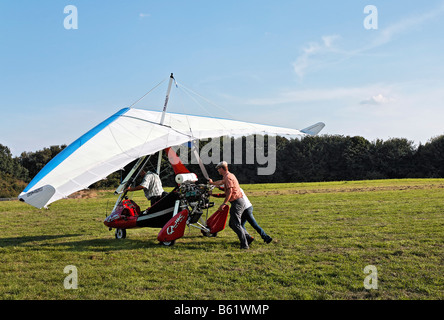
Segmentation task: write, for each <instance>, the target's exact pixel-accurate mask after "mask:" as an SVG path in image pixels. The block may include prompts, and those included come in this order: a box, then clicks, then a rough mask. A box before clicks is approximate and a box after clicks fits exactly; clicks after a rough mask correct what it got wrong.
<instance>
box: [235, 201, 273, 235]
mask: <svg viewBox="0 0 444 320" xmlns="http://www.w3.org/2000/svg"><path fill="white" fill-rule="evenodd" d="M247 221H248V223H249V224H251V226H252V227H253V228H254V229H255V230H256V231H257V233H259V234H260V235H261V238H262V239H264V240H265V237H267V234H266V233H265V231H264V230H263V229H262V228H261V227H260V226H259V225H258V224H257V222H256V220H255V219H254V216H253V206H251V207H249V208H247V209H245V210H244V212H243V213H242V218H241V223H242V228H244V229H245V223H246V222H247Z"/></svg>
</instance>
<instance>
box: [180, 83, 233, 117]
mask: <svg viewBox="0 0 444 320" xmlns="http://www.w3.org/2000/svg"><path fill="white" fill-rule="evenodd" d="M176 84H179V88H183V89H185V90H187V91H189V92H190V93H192V94H194V95H196V96H198V97H199V98H201V99H202V100H204V101H205V102H207V103H209V104H211V105H213V106H214V107H216V108H218V109H220V110H222V111H223V112H224V113H226V114H227V115H228V116H229V118H231V119H230V120H235V119H236V117H235V116H234V115H233V114H232V113H231V112H229V111H228V110H227V109H225V108H224V107H222V106H220V105H218V104H217V103H215V102H213V101H211V100H209V99H207V98H205V97H204V96H202V95H201V94H199V93H198V92H196V91H194V90H192V89H190V88H188V87H187V86H185V85H184V84H182V83H176ZM185 90H184V92H185ZM185 93H186V92H185ZM190 98H191V97H190ZM193 100H194V101H195V102H196V103H198V104H199V105H200V107H202V108H203V109H204V110H205V111H206V112H207V113H208V114H210V115H211V113H210V112H209V111H208V110H207V109H206V108H205V107H203V106H202V105H201V104H200V103H199V102H198V101H196V100H195V99H193Z"/></svg>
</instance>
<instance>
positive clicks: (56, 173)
mask: <svg viewBox="0 0 444 320" xmlns="http://www.w3.org/2000/svg"><path fill="white" fill-rule="evenodd" d="M173 81H175V79H174V77H173V75H172V74H171V76H170V78H169V84H168V90H167V95H166V98H165V103H164V107H163V111H162V112H158V111H149V110H144V109H136V108H133V107H132V106H133V105H134V104H133V105H132V106H130V107H128V108H124V109H122V110H120V111H118V112H117V113H115V114H114V115H112V116H111V117H109V118H108V119H106V120H105V121H103V122H102V123H100V124H98V125H97V126H95V127H94V128H93V129H91V130H90V131H88V132H87V133H85V134H84V135H82V136H81V137H80V138H78V139H77V140H75V141H74V142H73V143H71V144H70V145H69V146H68V147H66V148H65V149H63V150H62V151H61V152H60V153H59V154H58V155H57V156H55V157H54V158H53V159H52V160H51V161H50V162H48V163H47V164H46V166H45V167H44V168H43V169H42V170H41V171H40V172H39V173H38V174H37V175H36V176H35V177H34V178H33V179H32V180H31V182H30V183H29V184H28V186H27V187H26V188H25V189H24V190H23V191H22V193H20V195H19V197H18V198H19V200H20V201H23V202H26V203H28V204H30V205H32V206H34V207H36V208H39V209H40V208H43V207H45V208H47V206H48V205H49V204H51V203H52V202H54V201H57V200H59V199H63V198H66V197H68V196H69V195H71V194H72V193H74V192H76V191H79V190H83V189H87V188H88V187H89V186H90V185H91V184H93V183H95V182H97V181H99V180H102V179H105V178H106V177H107V176H109V175H110V174H112V173H113V172H116V171H118V170H121V169H122V168H124V167H125V166H126V165H128V164H130V163H132V162H133V161H136V160H137V163H136V164H135V166H134V167H133V169H132V170H131V171H130V172H129V174H128V175H127V176H126V178H125V179H124V180H123V181H122V182H121V184H120V186H119V187H118V188H117V190H116V192H115V193H116V194H117V195H119V197H118V199H117V201H116V204H115V206H114V208H113V210H112V212H111V214H110V215H109V216H107V218H106V219H105V221H104V224H105V225H106V226H107V227H108V228H112V229H115V230H116V238H125V236H126V230H127V229H130V228H136V227H153V228H161V230H160V232H159V234H158V236H157V239H158V240H159V241H160V242H161V243H162V244H164V245H172V244H174V242H175V240H177V239H179V238H180V237H182V236H183V234H184V230H185V227H186V226H187V225H188V226H193V227H196V228H199V229H200V230H201V231H202V233H203V234H204V235H206V236H215V235H216V234H217V233H218V232H219V231H221V230H223V229H224V228H225V224H226V220H227V215H228V207H227V206H225V209H224V210H222V211H219V210H218V211H216V212H215V213H214V214H212V215H211V216H210V217H208V219H205V218H206V217H207V216H208V209H209V208H210V207H212V206H213V203H212V202H210V201H209V196H210V191H211V188H212V187H211V186H210V185H209V184H208V183H207V182H205V183H201V184H198V183H197V176H196V175H195V174H194V173H191V172H189V171H188V170H187V169H186V168H185V166H183V164H182V163H180V161H179V162H178V161H177V159H175V157H176V158H177V155H176V154H175V152H174V151H172V149H171V148H170V147H173V146H179V145H183V144H185V143H190V142H191V143H192V142H193V141H195V140H202V139H208V138H216V137H221V136H229V137H232V136H247V135H255V134H262V135H265V134H269V135H281V136H305V135H316V134H317V133H319V132H320V131H321V130H322V129H323V128H324V126H325V125H324V124H323V123H322V122H319V123H317V124H315V125H312V126H310V127H308V128H305V129H302V130H296V129H290V128H282V127H276V126H269V125H261V124H255V123H251V122H244V121H237V120H228V119H220V118H211V117H201V116H194V115H187V114H176V113H167V112H166V109H167V104H168V101H169V95H170V92H171V88H172V84H173ZM156 87H157V86H156ZM176 87H177V88H179V86H178V84H177V82H176ZM142 98H143V97H142ZM140 100H141V99H139V100H138V101H140ZM138 101H137V102H138ZM137 102H136V103H137ZM163 150H165V151H166V152H167V153H168V157H169V159H170V162H171V163H172V164H173V161H171V159H175V161H174V164H173V169H174V173H175V181H176V183H177V186H176V187H175V188H174V189H173V190H172V191H171V192H170V193H169V194H168V195H166V196H165V197H163V198H162V199H160V200H159V201H158V202H157V203H155V204H154V205H152V206H151V207H149V208H147V209H146V210H143V211H141V210H140V207H139V206H138V205H137V204H136V203H135V202H134V201H133V200H130V199H128V197H127V192H126V188H127V186H128V185H129V184H130V183H133V182H134V179H135V176H137V173H138V172H140V170H142V169H143V168H144V165H145V163H146V161H147V158H149V156H150V155H152V154H155V153H158V152H159V153H160V152H162V151H163ZM194 152H195V154H196V155H197V152H196V149H194ZM197 156H198V155H197ZM158 159H159V162H158V165H157V172H158V173H159V168H160V160H161V157H160V156H159V158H158ZM199 165H200V168H201V170H202V173H203V174H204V176H205V178H206V179H209V178H208V174H206V171H205V167H204V165H203V164H202V161H199ZM204 210H206V211H207V213H206V215H205V217H204V215H203V211H204Z"/></svg>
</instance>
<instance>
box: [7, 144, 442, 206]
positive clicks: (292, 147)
mask: <svg viewBox="0 0 444 320" xmlns="http://www.w3.org/2000/svg"><path fill="white" fill-rule="evenodd" d="M267 138H268V137H265V143H264V144H263V145H260V146H259V145H254V146H253V148H254V149H255V150H256V151H258V150H257V149H258V148H263V149H264V150H259V151H261V152H263V154H266V153H267V152H268V145H267V141H268V139H267ZM238 139H243V140H242V148H243V153H244V155H243V156H244V159H245V152H247V148H248V147H250V149H249V150H251V146H249V145H248V143H251V142H249V140H248V139H246V138H245V137H243V138H238ZM233 140H234V139H233ZM204 144H205V142H200V148H202V146H203V145H204ZM233 144H234V142H233ZM65 147H66V145H61V146H51V147H48V148H44V149H43V150H39V151H35V152H23V153H22V154H21V155H20V156H18V157H13V156H12V154H11V152H10V149H9V148H8V147H7V146H4V145H1V144H0V198H5V197H17V196H18V194H19V193H20V192H21V191H22V190H23V189H24V188H25V187H26V185H27V183H29V182H30V181H31V179H32V178H33V177H34V176H35V175H36V174H37V173H38V172H39V171H40V170H41V169H42V168H43V167H44V166H45V165H46V164H47V163H48V162H49V161H50V160H51V159H52V158H54V157H55V156H56V155H57V154H58V153H59V152H60V151H62V150H63V149H64V148H65ZM218 151H220V158H221V159H223V158H222V157H223V145H221V147H220V149H218ZM231 152H232V153H233V152H234V151H233V150H231ZM256 153H257V152H256ZM231 159H233V157H232V158H231ZM155 163H157V159H156V156H154V157H153V159H152V166H153V167H154V164H155ZM242 163H243V164H231V165H230V171H232V172H233V173H235V174H236V176H237V178H238V180H239V182H240V183H245V184H246V183H289V182H319V181H345V180H367V179H368V180H372V179H402V178H444V135H442V136H438V137H435V138H432V139H430V140H429V141H428V142H427V143H425V144H420V145H419V146H415V144H414V143H413V142H412V141H409V140H408V139H405V138H392V139H388V140H386V141H384V140H381V139H377V140H374V141H368V140H367V139H365V138H363V137H360V136H353V137H351V136H342V135H320V136H307V137H304V138H302V139H286V138H282V137H276V168H275V171H274V174H273V175H258V174H257V168H258V167H260V166H263V164H261V163H259V162H258V161H257V159H255V161H254V163H251V164H245V161H243V162H242ZM131 167H132V164H129V165H128V166H126V168H125V169H124V171H121V172H115V173H113V174H112V175H110V176H109V177H107V179H106V180H103V181H99V182H97V183H95V184H94V185H92V186H90V187H91V188H106V189H109V188H115V187H117V186H118V184H119V182H120V179H121V178H122V177H124V175H125V173H126V172H128V171H129V169H130V168H131ZM187 167H188V169H189V170H190V171H191V172H195V173H196V174H197V175H198V177H199V178H200V179H204V178H203V175H202V173H201V170H200V168H199V166H198V165H197V164H189V165H187ZM206 169H207V171H208V174H209V176H210V177H211V178H213V179H215V178H218V173H217V171H216V169H215V168H214V165H207V166H206ZM162 170H163V174H162V176H163V177H167V178H166V179H164V184H165V185H168V186H172V185H174V174H173V172H172V169H171V167H170V166H169V164H168V162H167V160H166V158H165V159H163V160H162Z"/></svg>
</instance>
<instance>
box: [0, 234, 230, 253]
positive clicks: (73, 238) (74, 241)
mask: <svg viewBox="0 0 444 320" xmlns="http://www.w3.org/2000/svg"><path fill="white" fill-rule="evenodd" d="M91 237H92V236H91V235H85V234H60V235H38V236H19V237H9V238H0V248H6V247H15V246H24V247H26V248H27V249H30V250H39V251H41V250H44V249H45V248H59V249H62V248H63V250H67V251H75V252H111V251H114V252H115V251H124V250H138V249H146V248H152V249H159V248H163V249H165V250H173V251H176V250H196V251H208V250H217V249H223V248H225V249H228V248H237V247H238V242H236V241H230V240H228V239H223V238H219V237H216V238H208V237H204V236H201V235H185V236H184V237H182V238H180V239H177V240H176V242H175V244H174V245H173V246H165V245H163V244H161V243H160V242H159V241H158V240H157V238H156V237H155V236H147V237H146V238H141V237H140V236H138V237H136V238H131V237H128V238H126V239H115V238H114V237H110V236H105V237H104V238H97V237H94V236H93V237H94V238H91ZM82 238H83V239H82ZM54 240H56V241H54ZM57 240H60V241H57Z"/></svg>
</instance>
